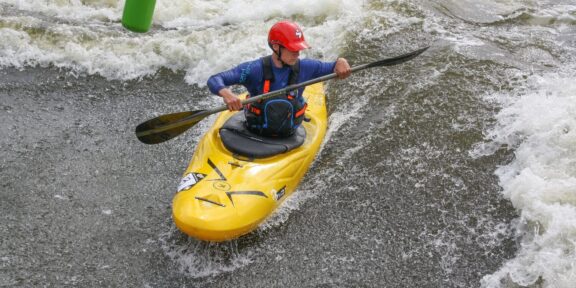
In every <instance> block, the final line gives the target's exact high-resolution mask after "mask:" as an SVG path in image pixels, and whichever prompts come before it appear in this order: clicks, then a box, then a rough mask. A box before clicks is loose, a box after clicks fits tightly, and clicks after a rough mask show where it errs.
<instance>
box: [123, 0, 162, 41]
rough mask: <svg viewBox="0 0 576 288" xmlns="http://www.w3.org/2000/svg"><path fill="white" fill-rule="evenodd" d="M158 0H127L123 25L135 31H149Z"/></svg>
mask: <svg viewBox="0 0 576 288" xmlns="http://www.w3.org/2000/svg"><path fill="white" fill-rule="evenodd" d="M155 5H156V0H126V4H125V5H124V14H123V15H122V26H124V27H125V28H126V29H128V30H130V31H134V32H140V33H143V32H147V31H148V30H149V29H150V26H151V25H152V16H153V15H154V6H155Z"/></svg>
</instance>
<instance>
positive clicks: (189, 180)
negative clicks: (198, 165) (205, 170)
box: [178, 172, 206, 192]
mask: <svg viewBox="0 0 576 288" xmlns="http://www.w3.org/2000/svg"><path fill="white" fill-rule="evenodd" d="M204 177H206V174H202V173H194V172H192V173H188V174H186V175H185V176H184V177H183V178H182V180H180V184H179V185H178V192H181V191H184V190H188V189H190V188H192V186H194V185H196V183H198V182H200V180H202V179H204Z"/></svg>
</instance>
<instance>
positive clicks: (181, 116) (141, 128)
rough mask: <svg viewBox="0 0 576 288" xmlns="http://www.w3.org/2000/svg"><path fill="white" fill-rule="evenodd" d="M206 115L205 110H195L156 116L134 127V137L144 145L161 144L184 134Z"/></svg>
mask: <svg viewBox="0 0 576 288" xmlns="http://www.w3.org/2000/svg"><path fill="white" fill-rule="evenodd" d="M208 115H210V114H209V113H208V114H207V113H206V110H196V111H186V112H179V113H173V114H166V115H162V116H158V117H156V118H154V119H150V120H148V121H146V122H143V123H141V124H140V125H138V126H136V137H138V140H140V142H142V143H146V144H158V143H162V142H165V141H168V140H170V139H172V138H174V137H176V136H178V135H180V134H182V133H184V131H186V130H188V129H189V128H190V127H192V126H194V125H196V123H198V122H200V121H201V120H202V119H204V118H205V117H206V116H208Z"/></svg>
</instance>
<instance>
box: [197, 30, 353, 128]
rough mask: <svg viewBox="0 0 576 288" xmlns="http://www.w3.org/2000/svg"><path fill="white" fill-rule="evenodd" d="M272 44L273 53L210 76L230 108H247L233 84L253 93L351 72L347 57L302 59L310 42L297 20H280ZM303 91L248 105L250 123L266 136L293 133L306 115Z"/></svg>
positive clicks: (212, 85)
mask: <svg viewBox="0 0 576 288" xmlns="http://www.w3.org/2000/svg"><path fill="white" fill-rule="evenodd" d="M268 46H270V48H271V49H272V51H273V53H272V55H269V56H267V57H263V58H260V59H257V60H253V61H249V62H245V63H242V64H240V65H238V66H236V67H234V68H232V69H230V70H227V71H224V72H220V73H218V74H215V75H212V76H211V77H210V78H209V79H208V87H209V89H210V91H211V92H212V93H214V94H216V95H219V96H222V98H224V103H226V105H227V106H228V109H229V110H230V111H237V110H241V109H242V108H243V107H242V103H241V100H240V99H239V98H238V96H237V95H236V94H234V93H233V92H232V91H231V90H230V89H229V88H228V86H231V85H236V84H240V85H243V86H244V87H246V89H247V90H248V94H249V96H248V97H250V96H257V95H261V94H264V93H268V92H270V91H275V90H279V89H283V88H284V87H286V86H288V85H293V84H297V83H301V82H305V81H308V80H311V79H314V78H318V77H322V76H324V75H328V74H331V73H336V75H337V76H338V78H340V79H344V78H347V77H348V76H350V73H351V70H350V65H349V64H348V61H346V59H344V58H338V59H337V60H336V61H334V62H322V61H318V60H312V59H302V60H300V59H299V56H300V51H302V50H304V49H307V48H310V46H309V45H308V43H306V41H305V40H304V34H303V33H302V30H301V29H300V27H298V25H297V24H296V23H293V22H290V21H280V22H278V23H276V24H274V25H273V26H272V28H270V31H269V32H268ZM303 91H304V87H303V88H300V89H296V90H293V91H290V92H289V93H288V94H287V95H281V96H278V97H273V98H271V99H266V100H263V101H257V102H253V103H251V104H248V105H246V107H244V114H245V116H246V125H247V127H248V128H249V129H250V130H251V131H253V132H255V133H257V134H260V135H264V136H273V137H287V136H290V135H292V134H293V133H294V131H295V130H296V128H298V126H299V125H300V124H301V123H302V120H303V119H304V112H305V111H306V101H305V100H304V98H303V97H302V92H303Z"/></svg>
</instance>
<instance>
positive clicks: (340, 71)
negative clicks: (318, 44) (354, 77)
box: [334, 58, 352, 79]
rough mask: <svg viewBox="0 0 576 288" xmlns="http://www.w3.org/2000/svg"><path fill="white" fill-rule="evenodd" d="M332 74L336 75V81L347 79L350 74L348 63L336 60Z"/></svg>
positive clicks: (341, 59)
mask: <svg viewBox="0 0 576 288" xmlns="http://www.w3.org/2000/svg"><path fill="white" fill-rule="evenodd" d="M334 73H336V76H338V79H346V78H348V76H350V74H351V73H352V70H350V65H349V64H348V61H346V59H344V58H338V60H336V66H335V67H334Z"/></svg>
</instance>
